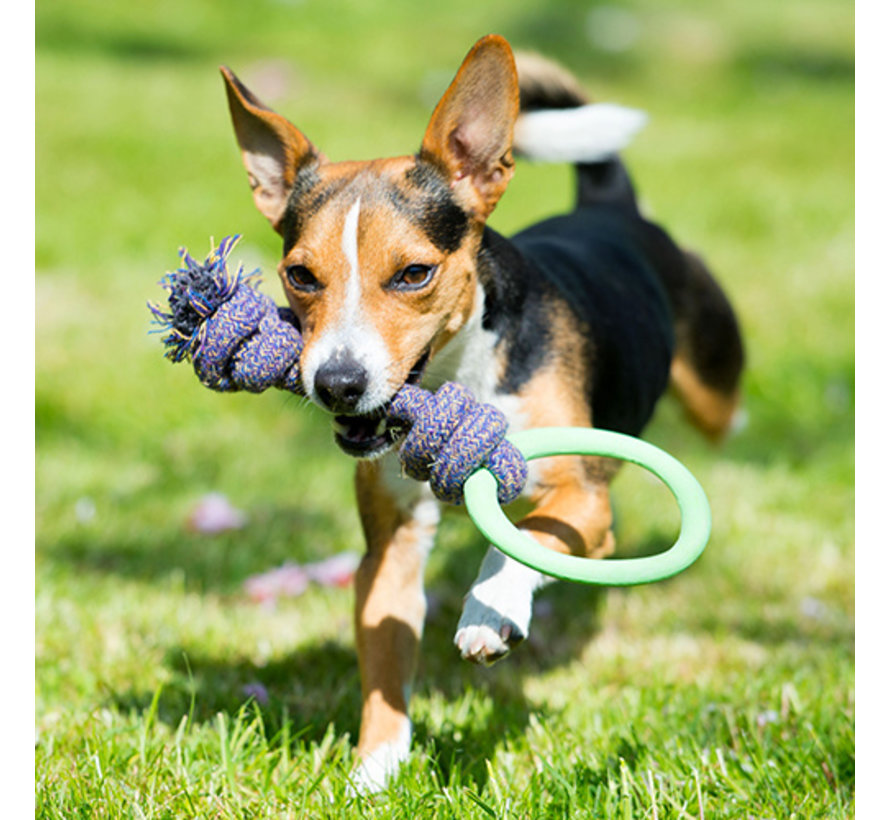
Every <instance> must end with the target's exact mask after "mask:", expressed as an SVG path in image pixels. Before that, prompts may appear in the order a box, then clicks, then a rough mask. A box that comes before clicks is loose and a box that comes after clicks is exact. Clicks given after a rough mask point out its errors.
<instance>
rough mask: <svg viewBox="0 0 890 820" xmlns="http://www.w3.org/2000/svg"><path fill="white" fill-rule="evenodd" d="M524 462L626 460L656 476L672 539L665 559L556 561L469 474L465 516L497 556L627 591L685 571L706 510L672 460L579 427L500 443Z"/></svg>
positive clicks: (478, 476)
mask: <svg viewBox="0 0 890 820" xmlns="http://www.w3.org/2000/svg"><path fill="white" fill-rule="evenodd" d="M508 438H509V439H510V441H512V442H513V444H515V445H516V447H518V448H519V450H520V452H521V453H522V455H523V456H524V457H525V458H526V459H527V460H530V459H535V458H542V457H545V456H560V455H598V456H610V457H612V458H618V459H621V460H622V461H630V462H633V463H634V464H638V465H639V466H640V467H643V468H644V469H646V470H648V471H649V472H650V473H653V474H654V475H656V476H658V477H659V478H660V479H661V480H662V481H663V482H664V483H665V484H666V485H667V486H668V489H670V491H671V492H672V493H673V495H674V498H675V499H676V500H677V504H678V505H679V507H680V534H679V536H678V537H677V540H676V542H675V543H674V545H673V546H672V547H671V548H670V549H668V550H666V551H665V552H661V553H658V554H657V555H649V556H646V557H643V558H615V559H609V560H596V559H590V558H581V557H578V556H576V555H564V554H562V553H558V552H554V551H553V550H549V549H547V548H546V547H543V546H541V545H540V544H539V543H538V542H537V541H535V540H534V539H533V538H532V537H531V536H530V535H527V534H525V533H522V532H520V531H519V530H518V529H516V527H514V526H513V524H512V523H511V522H510V520H509V519H508V518H507V516H506V515H504V512H503V510H502V509H501V507H500V505H499V504H498V503H497V480H496V479H495V477H494V476H493V475H492V474H491V473H490V472H489V471H488V470H486V469H484V468H483V469H480V470H477V471H476V472H475V473H473V475H471V476H470V477H469V478H468V479H467V481H466V484H465V485H464V501H465V503H466V506H467V512H468V513H469V515H470V518H471V519H472V520H473V523H474V524H475V525H476V527H477V528H478V529H479V531H480V532H481V533H482V534H483V535H484V536H485V537H486V538H487V539H488V540H489V541H490V542H491V543H492V544H494V546H496V547H497V548H498V549H499V550H501V552H503V553H505V554H507V555H509V556H510V557H511V558H515V559H516V560H517V561H519V562H521V563H523V564H525V565H526V566H529V567H532V568H533V569H537V570H539V571H540V572H543V573H544V574H545V575H552V576H554V577H556V578H562V579H563V580H566V581H578V582H580V583H584V584H601V585H604V586H632V585H634V584H648V583H651V582H653V581H662V580H664V579H665V578H670V577H671V576H673V575H676V574H677V573H679V572H682V571H683V570H684V569H686V568H687V567H689V566H690V565H691V564H692V563H693V562H694V561H695V560H696V559H697V558H698V557H699V556H700V555H701V554H702V551H703V550H704V548H705V545H706V544H707V543H708V537H709V536H710V534H711V508H710V506H709V504H708V498H707V496H706V495H705V492H704V490H703V489H702V487H701V484H699V483H698V481H696V479H695V477H694V476H693V475H692V473H690V472H689V470H687V469H686V467H684V466H683V465H682V464H681V463H680V462H679V461H677V459H675V458H674V457H673V456H671V455H668V454H667V453H666V452H665V451H664V450H661V449H659V448H658V447H655V446H654V445H652V444H649V443H647V442H645V441H642V440H641V439H638V438H634V437H633V436H627V435H624V434H623V433H613V432H611V431H608V430H596V429H592V428H584V427H541V428H538V429H536V430H525V431H523V432H521V433H516V434H514V435H511V436H509V437H508Z"/></svg>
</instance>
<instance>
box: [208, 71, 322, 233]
mask: <svg viewBox="0 0 890 820" xmlns="http://www.w3.org/2000/svg"><path fill="white" fill-rule="evenodd" d="M220 71H221V72H222V75H223V79H224V80H225V83H226V95H227V96H228V98H229V111H230V113H231V115H232V125H233V126H234V127H235V136H236V137H237V139H238V145H240V146H241V158H242V160H243V161H244V167H245V168H247V177H248V180H249V181H250V187H251V188H252V189H253V201H254V202H255V203H256V206H257V208H258V209H259V211H260V213H261V214H263V216H265V217H266V218H267V219H268V220H269V221H270V222H271V223H272V227H274V228H275V229H276V230H278V228H279V223H280V221H281V217H282V215H283V213H284V209H285V206H286V205H287V199H288V196H289V195H290V192H291V188H292V187H293V184H294V180H295V179H296V176H297V172H298V171H299V170H300V168H301V167H302V166H303V165H304V164H306V163H308V162H313V161H316V162H317V161H323V157H322V156H321V155H320V154H319V153H318V151H316V150H315V147H314V146H313V145H312V143H311V142H309V140H308V139H306V137H304V136H303V134H302V133H301V132H300V131H299V129H297V128H296V127H295V126H294V125H291V123H289V122H288V121H287V120H286V119H285V118H284V117H282V116H281V115H280V114H276V113H275V112H274V111H272V110H271V109H270V108H267V107H266V106H265V105H263V103H261V102H260V101H259V100H258V99H257V98H256V97H255V96H254V95H253V94H252V93H251V92H250V90H249V89H248V88H247V87H246V86H245V85H244V84H243V83H242V82H241V81H240V80H239V79H238V78H237V77H236V76H235V75H234V74H233V73H232V71H231V70H229V69H228V68H227V67H226V66H220Z"/></svg>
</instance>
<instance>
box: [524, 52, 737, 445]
mask: <svg viewBox="0 0 890 820" xmlns="http://www.w3.org/2000/svg"><path fill="white" fill-rule="evenodd" d="M517 69H518V74H519V83H520V101H521V108H522V111H523V114H524V117H523V118H522V119H521V120H520V122H519V123H518V125H517V133H516V149H517V152H518V153H520V154H525V155H527V156H530V157H531V158H533V159H534V158H541V159H569V160H572V159H576V160H577V159H579V158H580V161H575V162H574V165H575V169H576V185H577V188H576V202H575V207H574V209H573V211H572V212H571V213H569V214H566V215H564V216H558V217H555V218H552V219H548V220H546V221H544V222H541V223H538V224H536V225H533V226H532V227H530V228H528V229H526V230H524V231H522V232H521V233H519V234H518V235H516V236H514V237H513V238H512V243H513V245H514V246H515V247H516V248H517V249H518V250H519V251H520V252H521V253H522V255H523V256H524V257H525V259H527V260H528V261H530V262H531V263H532V264H533V265H534V267H535V268H536V269H537V271H538V272H540V273H541V274H543V276H544V277H545V278H546V280H547V282H548V283H549V284H550V285H552V286H553V287H554V288H555V289H556V290H557V291H558V292H559V293H560V295H561V296H562V298H564V299H565V301H566V303H567V304H568V305H569V307H570V308H571V309H572V311H573V312H574V313H575V315H576V316H577V318H578V319H579V321H580V322H581V326H582V327H583V329H584V331H585V333H586V335H587V336H588V338H589V339H590V341H591V346H592V350H591V358H592V360H593V372H592V374H591V377H590V382H589V384H588V389H589V391H590V393H591V406H592V414H593V419H592V421H593V423H594V424H595V425H596V426H597V427H603V428H607V429H612V430H618V431H619V432H625V433H629V434H633V435H636V434H638V433H639V432H640V431H641V430H642V429H643V427H644V425H645V424H646V422H647V421H648V420H649V418H650V416H651V414H652V412H653V410H654V407H655V404H656V402H657V400H658V398H659V396H660V395H661V394H662V393H663V392H664V390H665V388H666V387H667V385H668V381H669V378H670V383H671V385H672V386H673V387H674V389H675V392H676V393H677V395H678V397H679V398H680V401H681V402H682V404H683V406H684V408H685V410H686V411H687V414H688V416H689V418H690V420H691V421H692V422H693V423H694V424H695V425H696V426H697V427H698V428H699V429H700V430H702V431H703V432H704V433H705V434H706V435H708V436H709V437H711V438H715V439H716V438H720V437H721V436H722V435H723V434H724V433H725V432H726V431H727V430H728V429H729V427H730V424H731V422H732V418H733V415H734V412H735V410H736V407H737V404H738V391H739V381H740V378H741V372H742V367H743V362H744V354H743V347H742V341H741V334H740V332H739V326H738V322H737V320H736V318H735V314H734V313H733V310H732V308H731V306H730V304H729V301H728V300H727V298H726V297H725V295H724V294H723V292H722V290H721V289H720V287H719V285H718V284H717V283H716V281H715V280H714V278H713V277H712V276H711V274H710V272H709V271H708V269H707V267H706V266H705V264H704V263H703V262H702V261H701V260H700V259H699V258H698V257H697V256H695V255H694V254H691V253H689V252H686V251H683V250H682V249H680V248H679V247H678V246H677V245H676V244H675V243H674V241H673V240H672V239H671V238H670V236H669V235H668V234H667V233H666V232H665V231H664V230H663V229H662V228H660V227H659V226H658V225H656V224H654V223H652V222H650V221H649V220H647V219H645V218H644V217H643V216H642V215H641V214H640V211H639V208H638V205H637V199H636V193H635V190H634V186H633V184H632V182H631V180H630V176H629V174H628V172H627V170H626V168H625V166H624V164H623V162H622V161H621V160H620V158H619V157H618V155H617V154H614V153H606V155H604V156H596V146H595V145H592V146H588V147H587V148H586V151H587V154H586V156H585V155H584V151H583V150H582V151H580V152H579V149H578V147H577V145H576V144H573V142H572V139H573V138H572V134H571V132H572V130H573V129H574V128H576V126H575V125H574V124H573V119H574V120H576V121H577V123H578V125H577V130H578V131H579V132H580V131H583V130H584V129H585V127H587V126H588V123H587V122H585V115H584V114H583V112H582V111H580V110H579V109H582V107H584V106H586V105H587V103H588V101H587V99H586V97H585V95H584V93H583V91H581V89H580V87H579V86H578V85H577V83H576V82H575V80H574V78H573V77H572V76H571V75H569V74H567V73H566V72H565V71H564V70H562V69H561V68H559V67H558V66H556V65H555V64H553V63H550V62H549V61H547V60H545V59H543V58H541V57H538V56H537V55H519V56H518V57H517ZM600 108H601V109H602V108H603V107H602V106H601V107H600ZM572 109H575V111H573V110H572ZM538 112H545V114H544V117H549V118H550V120H549V122H542V124H541V125H542V127H538V128H536V127H535V126H531V125H530V123H531V122H532V121H533V120H534V119H536V118H539V119H541V120H543V119H544V118H542V117H539V115H538ZM612 112H613V116H612V119H611V122H612V134H613V135H612V136H611V137H610V136H606V137H605V138H604V141H608V140H609V139H611V141H612V144H613V145H614V144H620V143H621V142H622V140H623V139H624V140H629V139H630V135H631V134H632V133H633V132H634V131H635V130H636V129H637V128H638V127H639V125H640V124H641V123H640V122H639V121H638V120H637V121H634V119H633V112H627V111H625V110H623V109H618V108H617V107H615V108H614V109H612ZM529 115H532V116H529ZM602 116H604V117H605V120H604V121H601V122H600V129H599V130H600V131H601V132H605V133H606V134H607V135H608V132H609V130H610V129H609V108H608V107H605V112H604V115H602ZM557 118H559V119H557ZM548 127H549V128H550V133H551V134H552V133H553V132H554V131H555V130H556V129H557V128H559V127H562V129H563V131H564V134H563V135H561V136H557V137H556V138H555V139H554V138H552V137H551V138H550V141H549V142H548V137H547V128H548ZM622 128H624V129H626V133H627V136H626V137H624V138H623V137H622V136H621V135H620V131H621V129H622ZM565 132H568V133H567V134H566V133H565ZM616 135H617V136H616ZM561 144H562V145H564V147H560V145H561ZM573 151H574V152H575V154H574V157H573V156H572V152H573Z"/></svg>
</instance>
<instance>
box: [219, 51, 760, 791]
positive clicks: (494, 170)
mask: <svg viewBox="0 0 890 820" xmlns="http://www.w3.org/2000/svg"><path fill="white" fill-rule="evenodd" d="M221 71H222V73H223V77H224V81H225V87H226V92H227V97H228V103H229V109H230V113H231V118H232V123H233V126H234V130H235V135H236V138H237V141H238V144H239V146H240V150H241V156H242V159H243V162H244V165H245V167H246V169H247V173H248V179H249V182H250V186H251V188H252V190H253V198H254V202H255V204H256V207H257V208H258V209H259V211H260V212H261V213H262V214H263V215H264V216H265V217H267V218H268V220H269V222H270V223H271V224H272V227H273V228H274V229H275V230H276V231H277V232H278V233H279V234H280V235H281V237H282V240H283V255H282V259H281V262H280V264H279V266H278V272H279V275H280V278H281V281H282V284H283V287H284V291H285V293H286V295H287V300H288V302H289V305H290V308H291V309H292V311H293V313H294V314H295V315H296V317H297V320H298V322H299V326H300V329H301V331H302V334H303V340H304V345H305V347H304V349H303V353H302V357H301V377H302V382H303V388H304V390H305V393H306V396H308V397H309V398H310V399H311V401H313V402H314V403H315V404H317V405H318V406H320V407H322V408H324V409H325V410H326V411H328V412H329V413H330V415H331V418H332V422H333V429H334V438H335V440H336V442H337V444H338V445H339V447H340V448H341V449H342V450H343V451H344V452H346V453H347V454H349V455H350V456H353V457H355V458H356V459H358V462H357V465H356V467H357V469H356V497H357V501H358V509H359V513H360V519H361V525H362V529H363V531H364V537H365V542H366V552H365V554H364V557H363V558H362V560H361V564H360V566H359V568H358V570H357V572H356V576H355V594H356V601H355V641H356V647H357V654H358V661H359V668H360V674H361V685H362V715H361V730H360V736H359V742H358V747H357V765H358V768H357V771H356V780H357V783H358V785H359V788H361V789H363V790H366V791H373V790H377V789H380V788H383V787H384V786H385V784H386V783H387V781H388V780H389V779H390V778H391V777H392V776H393V775H394V773H395V772H397V770H398V768H399V765H400V763H401V762H402V761H403V760H404V759H405V758H406V757H407V756H408V754H409V750H410V742H411V721H410V719H409V716H408V702H409V697H410V689H411V683H412V676H413V673H414V669H415V662H416V656H417V652H418V646H419V642H420V637H421V632H422V630H423V624H424V617H425V612H426V601H425V597H424V588H423V572H424V563H425V560H426V558H427V555H428V553H429V551H430V549H431V548H432V546H433V540H434V536H435V533H436V527H437V523H438V521H439V516H440V509H439V504H438V502H436V501H435V499H434V498H433V496H432V495H431V493H430V491H429V488H428V486H427V485H425V484H422V483H420V482H415V481H412V480H411V479H409V478H403V477H402V476H401V474H400V469H399V463H398V458H397V452H396V450H397V446H398V444H399V435H400V431H399V430H398V429H397V428H394V427H391V426H390V425H389V424H388V423H387V421H386V419H385V410H386V407H387V403H388V402H389V400H390V399H391V398H392V396H393V395H394V394H395V393H396V391H397V390H399V388H400V387H402V386H403V385H404V384H405V383H411V384H422V385H423V386H424V387H427V388H429V389H435V388H436V387H438V386H439V385H440V384H442V383H444V382H445V381H456V382H459V383H461V384H464V385H466V386H467V387H469V388H470V389H471V390H472V391H473V392H474V394H475V396H476V398H477V399H479V400H480V401H486V402H489V403H491V404H493V405H495V406H496V407H498V408H499V409H500V410H501V411H503V412H504V414H505V415H506V417H507V419H508V420H509V424H510V429H511V430H512V431H515V430H520V429H523V428H533V427H548V426H584V427H589V426H596V427H601V428H606V429H610V430H616V431H619V432H623V433H627V434H630V435H638V434H639V433H640V432H641V431H642V430H643V428H644V426H645V425H646V423H647V421H648V420H649V418H650V417H651V415H652V413H653V410H654V408H655V405H656V402H657V401H658V399H659V397H660V396H661V395H662V394H663V393H664V392H665V391H666V389H667V388H668V387H669V386H670V387H671V388H673V391H674V392H675V393H676V395H677V396H678V397H679V400H680V403H681V405H682V407H683V408H684V409H685V412H686V414H687V416H688V417H689V418H690V419H691V421H692V422H693V423H694V424H695V425H696V426H697V427H698V428H699V429H700V430H701V431H703V432H704V433H705V434H706V435H707V436H708V437H710V438H712V439H720V438H721V437H722V436H723V435H724V434H725V433H726V432H727V430H728V429H729V428H730V426H731V423H732V420H733V417H734V414H735V412H736V409H737V407H738V404H739V387H740V379H741V374H742V369H743V359H744V355H743V346H742V340H741V335H740V331H739V325H738V321H737V319H736V317H735V314H734V312H733V309H732V307H731V306H730V303H729V301H728V300H727V298H726V296H725V295H724V293H723V292H722V291H721V289H720V287H719V286H718V285H717V283H716V282H715V280H714V278H713V277H712V275H711V274H710V273H709V271H708V269H707V267H706V266H705V264H704V262H703V261H702V260H701V259H700V258H699V257H698V256H696V255H695V254H693V253H691V252H689V251H687V250H684V249H681V248H680V247H678V246H677V245H676V244H675V243H674V241H673V240H672V239H671V238H670V237H669V236H668V234H667V233H666V232H665V231H664V230H663V229H661V228H660V227H658V226H657V225H655V224H653V223H652V222H650V221H649V220H647V219H646V218H644V217H643V216H642V215H641V213H640V210H639V207H638V205H637V200H636V195H635V192H634V187H633V184H632V182H631V180H630V177H629V175H628V172H627V170H626V168H625V166H624V164H623V163H622V161H621V159H620V157H619V154H618V151H619V150H620V149H621V148H622V147H624V145H625V144H626V143H627V141H628V140H629V139H630V137H631V136H632V132H633V131H635V130H636V128H638V127H639V125H640V124H641V123H640V118H641V115H639V112H632V111H629V110H627V109H622V108H619V107H617V106H609V105H602V104H590V103H589V101H588V99H587V97H586V95H585V94H584V92H583V90H582V89H581V88H580V86H579V84H578V82H577V80H576V79H575V78H574V77H573V76H572V75H571V74H569V73H568V72H567V71H566V70H565V69H563V68H561V67H560V66H558V65H556V64H555V63H551V62H549V61H547V60H545V59H544V58H542V57H538V56H535V55H526V56H520V57H519V58H518V59H517V58H515V57H514V55H513V52H512V50H511V48H510V46H509V44H508V43H507V42H506V40H504V39H503V38H501V37H499V36H497V35H489V36H487V37H484V38H482V39H481V40H480V41H479V42H477V43H476V44H475V46H474V47H473V48H472V50H471V51H470V52H469V54H468V55H467V57H466V58H465V60H464V62H463V63H462V65H461V66H460V69H459V70H458V72H457V74H456V76H455V78H454V80H453V81H452V83H451V85H450V86H449V87H448V89H447V90H446V91H445V94H444V95H443V97H442V98H441V100H440V101H439V103H438V105H437V106H436V108H435V110H434V111H433V114H432V117H431V119H430V121H429V124H428V126H427V128H426V132H425V133H424V135H423V139H422V142H421V144H420V148H419V150H418V151H417V152H416V153H413V154H410V155H406V156H402V157H397V158H390V159H375V160H371V161H361V162H330V161H329V160H328V159H327V158H326V157H325V155H324V154H323V153H322V152H321V151H320V150H319V149H318V148H316V147H315V146H314V145H313V144H312V143H311V142H310V141H309V139H308V138H307V137H306V136H305V135H304V134H303V133H302V132H301V131H300V130H298V129H297V128H296V127H295V126H294V125H292V124H291V123H290V122H289V121H288V120H286V119H285V118H284V117H282V116H281V115H279V114H277V113H275V112H274V111H272V110H271V109H269V108H267V107H266V106H265V105H264V104H263V103H262V102H260V100H259V99H258V98H257V97H256V96H254V94H252V93H251V92H250V91H249V90H248V89H247V88H246V87H245V86H244V85H243V84H242V83H241V82H240V81H239V80H238V78H237V77H236V76H235V75H234V74H233V73H232V72H231V71H230V70H229V69H228V68H226V67H222V68H221ZM514 151H515V152H516V153H517V155H524V156H527V157H529V158H530V159H532V160H545V161H547V160H549V161H564V162H569V163H572V164H574V166H575V170H576V178H577V197H576V203H575V206H574V208H573V209H572V210H571V211H570V212H569V213H567V214H564V215H559V216H555V217H553V218H551V219H547V220H545V221H543V222H540V223H539V224H535V225H533V226H532V227H530V228H528V229H526V230H524V231H522V232H521V233H519V234H518V235H516V236H514V237H512V239H507V238H505V237H503V236H501V235H499V234H498V233H496V232H495V231H494V230H492V229H491V228H490V227H488V226H487V225H486V220H487V218H488V217H489V215H490V214H491V212H492V211H493V210H494V208H495V206H496V204H497V203H498V200H499V199H500V198H501V196H502V195H503V193H504V191H505V190H506V188H507V185H508V183H509V181H510V179H511V177H512V176H513V172H514ZM616 469H617V463H616V462H615V461H614V460H611V459H606V458H599V457H589V456H587V457H582V456H562V457H558V458H552V459H547V460H542V461H537V462H534V464H533V465H530V476H529V481H528V485H527V487H526V496H527V498H528V499H529V500H530V502H531V505H532V507H531V512H530V513H529V514H528V515H527V516H526V517H524V518H523V519H522V520H521V521H520V523H519V524H518V527H519V528H520V529H521V530H523V531H525V532H527V533H528V534H529V535H530V536H532V537H533V538H535V539H536V540H537V541H539V542H540V543H541V544H543V545H544V546H545V547H547V548H549V549H553V550H557V551H559V552H563V553H570V554H573V555H580V556H586V557H590V558H603V557H605V556H607V555H609V554H610V553H612V552H613V550H614V547H615V542H614V537H613V534H612V513H611V509H610V504H609V482H610V479H611V478H612V477H613V475H614V474H615V472H616ZM546 582H547V579H546V578H545V577H544V576H542V575H541V574H540V573H539V572H537V571H535V570H533V569H530V568H528V567H526V566H524V565H522V564H519V563H518V562H516V561H514V560H512V559H510V558H508V557H506V556H504V555H503V554H502V553H501V552H499V551H498V550H496V549H495V548H494V547H490V548H489V549H488V552H487V554H486V555H485V557H484V559H483V561H482V564H481V567H480V569H479V573H478V576H477V577H476V579H475V581H474V582H473V585H472V587H471V589H470V590H469V593H468V594H467V596H466V599H465V603H464V607H463V612H462V614H461V616H460V620H459V623H458V625H457V631H456V635H455V638H454V642H455V645H456V646H457V649H458V650H459V651H460V654H461V656H462V657H463V658H465V659H467V660H470V661H473V662H476V663H483V664H489V663H493V662H495V661H497V660H499V659H501V658H503V657H504V656H505V655H507V654H508V652H510V651H511V649H513V648H514V647H515V646H516V645H517V644H518V643H520V642H521V641H522V640H523V639H524V638H526V637H527V635H528V632H529V624H530V620H531V612H532V599H533V596H534V594H535V592H536V591H537V590H538V589H539V588H541V587H542V586H543V585H544V584H545V583H546Z"/></svg>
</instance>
